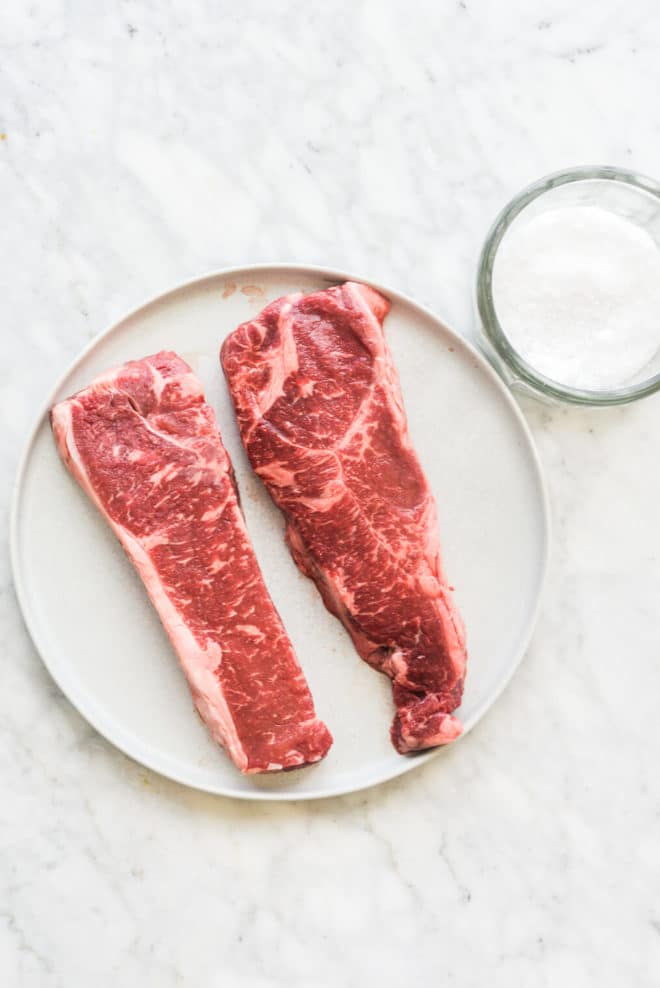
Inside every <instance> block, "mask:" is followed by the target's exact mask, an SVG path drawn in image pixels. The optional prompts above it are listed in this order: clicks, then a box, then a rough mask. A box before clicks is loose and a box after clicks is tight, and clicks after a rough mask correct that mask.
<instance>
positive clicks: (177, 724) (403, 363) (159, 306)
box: [11, 265, 548, 799]
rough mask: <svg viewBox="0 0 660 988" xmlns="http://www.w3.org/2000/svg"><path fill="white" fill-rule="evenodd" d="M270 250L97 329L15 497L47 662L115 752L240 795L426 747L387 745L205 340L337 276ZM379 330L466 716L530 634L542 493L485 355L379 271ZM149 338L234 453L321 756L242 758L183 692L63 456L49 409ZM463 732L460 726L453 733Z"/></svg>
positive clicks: (505, 673)
mask: <svg viewBox="0 0 660 988" xmlns="http://www.w3.org/2000/svg"><path fill="white" fill-rule="evenodd" d="M351 277H352V278H353V279H354V280H363V279H359V278H356V277H355V276H351V275H349V274H347V273H345V272H341V271H330V270H325V269H321V268H312V267H293V266H287V265H267V266H259V267H248V268H241V269H230V270H225V271H221V272H219V273H217V274H212V275H209V276H207V277H204V278H200V279H198V280H196V281H193V282H189V283H187V284H185V285H183V286H181V287H179V288H176V289H174V290H173V291H171V292H168V293H167V294H165V295H161V296H159V297H158V298H156V299H154V300H153V301H151V302H148V303H147V304H146V305H144V306H143V307H142V308H140V309H138V310H137V311H136V312H133V313H132V314H131V315H129V316H127V317H126V318H125V319H123V320H122V321H121V322H120V323H118V324H117V325H115V326H113V327H112V328H111V329H109V330H107V332H105V333H103V334H102V335H101V336H99V337H98V338H97V339H96V340H95V341H94V342H93V343H92V344H91V345H90V346H89V347H87V349H86V350H85V351H84V352H83V353H82V354H81V355H80V357H79V358H78V359H77V360H76V362H75V363H74V364H73V365H72V366H71V368H70V369H69V370H68V371H67V373H66V374H65V376H64V378H63V379H62V380H61V381H60V383H59V384H58V385H57V387H56V388H55V390H54V391H53V393H52V395H51V396H50V397H49V399H48V402H47V407H46V410H45V411H44V413H43V414H42V416H41V417H40V419H39V421H38V422H37V425H36V427H35V429H34V431H33V433H32V435H31V437H30V439H29V442H28V445H27V448H26V450H25V454H24V457H23V461H22V465H21V468H20V472H19V476H18V482H17V488H16V494H15V500H14V508H13V515H12V533H11V539H12V558H13V566H14V577H15V583H16V588H17V591H18V596H19V599H20V602H21V606H22V608H23V614H24V616H25V620H26V622H27V625H28V628H29V630H30V633H31V635H32V638H33V640H34V642H35V644H36V646H37V648H38V649H39V652H40V653H41V656H42V658H43V660H44V662H45V663H46V665H47V667H48V669H49V670H50V672H51V674H52V676H53V677H54V679H55V680H56V682H57V683H58V685H59V686H60V688H61V689H62V690H63V691H64V693H65V694H66V695H67V696H68V698H69V699H70V700H71V702H72V703H73V704H74V705H75V706H76V707H77V708H78V710H79V711H80V712H81V713H82V714H83V716H85V717H86V718H87V719H88V720H89V721H90V723H91V724H93V725H94V727H95V728H96V729H97V730H98V731H99V732H100V733H101V734H103V735H104V737H106V738H107V739H108V740H109V741H112V743H113V744H115V745H117V747H118V748H121V750H122V751H124V752H125V753H126V754H128V755H130V756H131V757H133V758H135V759H136V760H137V761H139V762H142V763H143V764H144V765H146V766H148V767H149V768H152V769H154V770H155V771H157V772H161V773H162V774H163V775H166V776H169V777H170V778H172V779H176V780H178V781H179V782H183V783H186V784H187V785H190V786H196V787H198V788H200V789H205V790H208V791H210V792H215V793H222V794H224V795H229V796H236V797H239V798H255V799H313V798H318V797H323V796H330V795H337V794H340V793H346V792H351V791H353V790H356V789H361V788H363V787H366V786H370V785H373V784H374V783H377V782H381V781H383V780H385V779H390V778H392V777H393V776H396V775H400V774H401V773H403V772H407V771H410V770H411V769H413V768H415V766H417V765H420V764H422V763H423V762H425V761H427V760H428V759H429V758H432V757H433V756H434V754H435V752H430V753H425V754H423V755H419V756H417V757H413V758H405V757H402V756H401V755H398V754H397V753H396V752H395V751H394V749H393V748H392V747H391V745H390V741H389V726H390V721H391V718H392V702H391V695H390V687H389V682H388V681H387V680H386V679H385V677H382V676H379V675H378V674H377V673H375V672H374V671H372V670H371V669H370V668H368V667H367V666H366V665H365V664H364V663H363V662H361V661H360V660H359V659H358V657H357V655H356V653H355V651H354V649H353V646H352V644H351V642H350V640H349V638H348V636H347V635H346V633H345V632H344V631H343V629H342V627H341V625H340V624H339V622H338V621H337V620H336V619H335V618H333V617H331V615H330V614H329V613H328V612H327V611H326V610H325V608H324V606H323V604H322V603H321V599H320V597H319V596H318V594H317V591H316V589H315V588H314V586H313V585H312V583H311V582H310V581H309V580H307V579H305V578H304V577H303V576H302V575H301V574H300V573H299V572H298V570H297V569H296V567H295V566H294V563H293V561H292V560H291V558H290V556H289V553H288V551H287V549H286V547H285V545H284V541H283V537H282V533H283V522H282V518H281V516H280V515H279V513H278V512H277V510H276V509H275V508H274V507H273V505H272V503H271V501H270V499H269V497H268V495H267V494H266V492H265V490H264V489H263V488H262V487H261V485H260V483H259V482H258V481H257V479H256V478H255V476H254V475H253V474H252V472H251V469H250V467H249V464H248V462H247V459H246V457H245V454H244V452H243V448H242V446H241V443H240V440H239V437H238V432H237V428H236V424H235V421H234V415H233V412H232V409H231V405H230V401H229V396H228V393H227V389H226V387H225V383H224V378H223V377H222V374H221V371H220V367H219V362H218V350H219V347H220V343H221V341H222V340H223V338H224V337H225V336H226V335H227V334H228V333H229V332H231V331H232V330H233V329H234V328H235V327H236V326H237V325H238V324H239V323H240V322H243V321H244V320H245V319H247V318H249V317H251V316H253V315H255V314H256V313H257V312H258V311H259V310H260V309H261V308H262V307H263V306H264V305H265V304H266V303H267V302H269V301H271V300H272V299H275V298H277V297H278V296H280V295H283V294H286V293H288V292H292V291H303V292H309V291H314V290H316V289H320V288H325V287H327V286H328V285H330V284H333V283H337V282H341V281H345V280H347V279H349V278H351ZM374 287H376V288H380V290H381V291H383V292H384V294H386V295H387V296H388V297H389V298H390V300H391V302H392V309H391V312H390V315H389V316H388V318H387V320H386V323H385V332H386V335H387V338H388V340H389V343H390V346H391V348H392V350H393V352H394V357H395V360H396V364H397V366H398V369H399V372H400V375H401V382H402V386H403V394H404V399H405V402H406V408H407V411H408V418H409V421H410V428H411V432H412V436H413V440H414V442H415V444H416V447H417V450H418V453H419V455H420V457H421V460H422V463H423V465H424V467H425V470H426V474H427V476H428V478H429V481H430V483H431V486H432V487H433V490H434V492H435V495H436V498H437V502H438V510H439V516H440V534H441V540H442V546H443V556H444V563H445V568H446V571H447V574H448V576H449V579H450V580H451V582H452V583H453V584H454V585H455V586H456V597H457V601H458V604H459V607H460V610H461V612H462V614H463V616H464V619H465V622H466V626H467V632H468V648H469V664H468V678H467V685H466V691H465V697H464V700H463V705H462V707H461V709H460V711H459V714H460V717H461V718H462V720H463V722H464V724H465V730H466V732H467V731H469V730H470V728H471V727H473V726H474V725H475V724H476V723H477V721H478V720H479V718H480V717H482V716H483V715H484V713H485V712H486V710H488V708H489V707H490V705H491V704H492V703H493V701H494V700H495V699H496V697H497V696H498V694H499V693H500V692H501V690H502V689H503V687H504V686H505V684H506V683H507V681H508V680H509V678H510V676H511V675H512V673H513V671H514V670H515V668H516V666H517V665H518V663H519V662H520V659H521V658H522V655H523V653H524V650H525V648H526V646H527V644H528V641H529V638H530V635H531V632H532V627H533V624H534V619H535V616H536V611H537V605H538V602H539V597H540V594H541V588H542V584H543V580H544V574H545V569H546V559H547V552H548V508H547V498H546V493H545V488H544V483H543V479H542V475H541V470H540V467H539V463H538V460H537V457H536V453H535V451H534V447H533V444H532V440H531V437H530V434H529V432H528V429H527V427H526V425H525V422H524V420H523V418H522V416H521V414H520V412H519V410H518V407H517V406H516V404H515V403H514V401H513V400H512V398H511V396H510V395H509V393H508V391H507V389H506V387H505V386H504V385H503V384H502V382H501V381H500V379H499V378H498V377H497V375H496V374H495V373H494V371H493V370H492V369H491V367H490V366H489V365H488V364H487V363H486V361H485V360H484V359H483V358H482V357H481V356H480V355H479V354H478V353H477V352H476V351H475V350H474V349H473V348H472V347H470V346H469V345H468V344H467V343H465V341H464V340H463V339H462V338H461V337H460V336H457V335H456V334H455V333H453V332H452V331H451V330H450V329H448V328H447V327H446V326H444V325H443V324H442V323H441V322H440V321H439V320H438V319H437V318H436V317H435V316H433V315H432V314H431V313H430V312H429V311H427V310H426V309H424V308H422V307H421V306H419V305H416V304H415V303H414V302H412V301H411V300H410V299H407V298H406V297H405V296H403V295H401V294H399V293H398V292H395V291H392V290H391V289H390V288H387V287H383V286H380V285H375V286H374ZM160 349H173V350H176V351H178V352H179V353H180V354H181V355H182V356H183V357H184V358H185V359H186V360H187V361H189V363H190V364H191V365H192V366H193V368H194V370H195V371H196V372H197V374H198V375H199V377H200V378H201V380H202V382H203V384H204V388H205V392H206V396H207V398H208V400H209V401H210V402H211V404H212V405H213V406H214V407H215V409H216V412H217V416H218V422H219V425H220V430H221V432H222V435H223V438H224V441H225V445H226V446H227V449H228V450H229V452H230V454H231V457H232V459H233V461H234V466H235V468H236V474H237V477H238V483H239V487H240V490H241V494H242V501H243V507H244V510H245V514H246V516H247V523H248V528H249V531H250V533H251V536H252V539H253V542H254V546H255V549H256V553H257V556H258V558H259V562H260V563H261V566H262V569H263V572H264V576H265V579H266V583H267V585H268V588H269V590H270V592H271V594H272V595H273V598H274V600H275V603H276V605H277V607H278V609H279V611H280V614H281V615H282V618H283V619H284V623H285V625H286V627H287V630H288V631H289V634H290V636H291V639H292V641H293V644H294V646H295V648H296V651H297V653H298V656H299V658H300V660H301V662H302V665H303V668H304V670H305V673H306V675H307V677H308V680H309V683H310V686H311V688H312V692H313V694H314V699H315V702H316V707H317V710H318V713H319V715H320V716H321V717H322V718H323V719H324V720H325V721H326V723H327V724H328V726H329V727H330V730H331V731H332V733H333V735H334V738H335V743H334V745H333V747H332V748H331V750H330V753H329V755H328V756H327V758H326V759H325V760H324V761H323V762H321V763H320V764H319V765H315V766H312V767H309V768H306V769H302V770H298V771H295V772H287V773H282V774H280V775H275V776H267V777H254V776H252V777H250V778H244V777H243V776H241V775H240V774H239V773H238V772H237V771H236V769H235V768H234V767H233V765H232V764H231V763H230V761H229V759H228V758H227V756H226V755H225V754H224V752H223V751H222V750H221V749H220V748H218V747H217V746H216V745H215V744H214V743H213V742H212V741H211V740H210V738H209V736H208V735H207V733H206V731H205V729H204V727H203V726H202V724H201V722H200V720H199V718H198V717H197V716H196V715H195V713H194V712H193V708H192V704H191V700H190V696H189V693H188V690H187V687H186V683H185V680H184V677H183V674H182V673H181V672H180V671H179V668H178V666H177V662H176V659H175V657H174V654H173V652H172V650H171V648H170V645H169V642H168V640H167V638H166V636H165V633H164V631H163V629H162V628H161V626H160V623H159V621H158V618H157V617H156V614H155V612H154V611H153V610H152V608H151V606H150V604H149V602H148V600H147V598H146V594H145V593H144V592H143V589H142V586H141V583H140V580H139V578H138V577H137V575H136V574H135V572H134V571H133V569H132V567H131V565H130V563H129V562H128V560H127V559H126V557H125V556H124V554H123V551H122V550H121V548H120V546H119V544H118V543H117V542H116V541H115V539H114V537H113V536H112V534H111V533H110V531H109V529H108V528H107V527H106V525H105V523H104V521H103V520H102V518H101V517H100V516H99V515H98V514H97V513H96V511H95V509H94V508H93V507H92V505H91V504H90V502H89V501H88V500H87V498H86V496H85V495H84V494H83V492H82V491H81V490H80V489H79V488H78V486H77V484H76V483H75V482H74V481H73V480H72V478H71V477H70V476H69V475H68V473H67V472H66V471H65V469H64V467H63V465H62V464H61V462H60V460H59V458H58V455H57V452H56V450H55V445H54V443H53V440H52V437H51V433H50V427H49V424H48V418H47V409H48V408H49V407H50V406H51V405H52V404H53V402H55V401H56V400H58V399H60V398H63V397H65V396H66V395H70V394H72V393H73V392H74V391H76V390H78V389H79V388H81V387H83V386H84V385H86V384H88V383H89V381H90V380H91V379H92V378H93V377H94V376H95V375H96V374H97V373H99V372H100V371H102V370H105V369H106V368H108V367H112V366H114V365H116V364H120V363H123V362H124V361H125V360H129V359H132V358H136V357H143V356H145V355H146V354H149V353H153V352H155V351H157V350H160ZM456 743H458V744H460V740H459V741H458V742H456Z"/></svg>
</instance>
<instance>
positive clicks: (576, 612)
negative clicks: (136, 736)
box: [0, 0, 660, 988]
mask: <svg viewBox="0 0 660 988" xmlns="http://www.w3.org/2000/svg"><path fill="white" fill-rule="evenodd" d="M659 43H660V18H658V16H657V4H656V3H655V2H654V0H632V2H629V3H627V4H621V3H620V2H619V0H587V2H585V3H581V4H575V3H569V2H567V0H513V2H510V3H494V2H491V0H464V2H456V3H454V2H445V0H427V2H417V3H411V2H410V0H406V2H398V0H395V2H390V0H371V2H361V3H356V4H349V3H341V2H332V0H330V2H327V0H326V2H324V3H319V2H317V0H298V2H293V0H282V2H280V3H277V4H275V3H267V2H258V0H247V2H246V0H241V2H234V3H229V2H224V0H216V2H212V0H189V2H187V3H183V2H179V3H175V2H155V0H152V2H140V0H124V2H118V3H113V4H106V3H87V2H85V0H74V2H70V3H63V2H58V0H44V2H41V3H38V4H27V3H19V2H18V0H9V2H8V3H5V4H3V5H2V9H1V10H0V51H1V61H0V77H1V78H2V101H1V104H0V130H1V131H2V140H1V141H0V183H1V184H0V188H1V189H2V233H3V236H2V240H1V241H0V243H1V250H2V266H1V268H0V283H1V286H2V302H3V316H4V317H3V329H2V333H3V359H2V362H1V363H0V378H1V382H2V387H1V391H0V415H1V417H2V430H1V433H0V457H1V459H0V463H1V465H2V475H3V477H4V478H5V483H4V484H3V487H2V502H3V505H4V506H5V507H6V505H7V504H8V501H9V486H10V478H11V476H12V475H13V473H14V470H15V466H16V462H17V457H18V452H19V448H20V446H21V444H22V442H23V439H24V437H25V434H26V430H27V427H28V424H29V422H30V419H31V418H32V416H33V414H34V411H35V408H36V406H37V405H38V404H39V402H40V401H41V400H42V397H43V395H44V394H45V392H46V390H47V388H48V387H49V386H50V385H51V383H52V381H53V379H54V378H55V377H56V376H57V375H58V374H59V373H60V372H61V371H62V370H63V369H64V368H65V367H66V365H67V363H68V362H69V361H70V360H71V358H72V357H73V355H74V354H75V353H76V352H77V351H78V350H79V349H80V347H81V346H82V345H83V344H85V343H86V342H87V341H88V340H89V339H90V338H91V337H92V335H94V334H95V333H96V332H98V331H99V330H100V329H101V328H103V327H104V326H105V325H106V324H107V323H109V322H110V321H112V320H114V319H115V318H116V317H118V316H119V315H120V314H122V313H123V312H124V311H125V310H126V309H127V308H129V307H132V306H134V305H135V304H137V303H138V302H140V301H141V300H142V299H143V298H145V297H147V296H149V295H151V294H153V293H155V292H158V291H160V290H161V289H164V288H165V287H167V286H169V285H170V284H171V283H172V282H177V281H180V280H183V279H184V278H186V277H188V276H192V275H194V274H196V273H198V272H202V271H205V270H208V269H212V268H215V267H218V266H221V265H226V264H234V263H243V262H251V261H257V260H269V259H276V260H300V261H304V262H316V263H321V264H327V265H335V266H341V267H346V268H352V269H354V270H356V271H357V272H361V273H363V274H364V275H366V276H371V277H373V278H375V279H378V280H382V281H384V282H390V283H391V284H392V285H394V286H396V287H398V288H401V289H404V290H406V291H408V292H409V293H410V294H412V295H413V296H415V297H417V298H419V299H420V300H422V301H424V302H427V303H428V304H429V305H431V306H432V307H433V308H435V309H436V310H437V311H438V312H439V313H441V314H444V315H445V317H446V318H447V319H448V321H450V322H451V323H453V324H454V325H455V326H456V327H457V328H458V329H460V330H462V331H464V332H465V333H468V334H469V333H471V331H472V330H471V316H470V292H471V286H472V276H473V271H474V266H475V259H476V254H477V251H478V248H479V245H480V242H481V239H482V237H483V235H484V233H485V230H486V227H487V225H488V224H489V222H490V220H491V219H492V217H493V216H494V214H495V212H496V211H497V210H498V209H499V208H500V206H502V205H503V203H504V202H505V201H506V200H507V199H508V198H509V197H510V196H511V195H512V194H513V193H514V192H515V191H516V190H517V189H518V188H519V187H520V186H521V185H523V184H524V183H526V182H528V181H530V180H531V179H534V178H536V177H537V176H539V175H541V174H543V173H545V172H548V171H551V170H553V169H556V168H559V167H563V166H566V165H571V164H576V163H583V162H609V163H618V164H621V165H628V166H631V167H635V168H638V169H639V170H641V171H645V172H649V173H655V174H656V175H657V174H658V173H660V130H659V129H658V123H657V120H658V114H657V99H656V96H657V92H658V90H659V88H660V62H659V61H658V44H659ZM525 411H526V413H527V414H528V417H529V420H530V422H531V425H532V428H533V430H534V433H535V435H536V438H537V440H538V443H539V447H540V452H541V455H542V458H543V461H544V463H545V466H546V468H547V472H548V478H549V483H550V488H551V495H552V505H553V511H554V536H555V550H554V557H553V562H552V569H551V574H550V580H549V585H548V589H547V596H546V600H545V606H544V609H543V613H542V616H541V620H540V622H539V625H538V630H537V633H536V636H535V638H534V643H533V646H532V648H531V649H530V651H529V655H528V658H527V661H526V662H525V664H524V665H523V667H522V668H521V670H520V672H519V674H518V675H517V676H516V677H515V679H514V681H513V682H512V683H511V685H510V687H509V688H508V689H507V691H506V693H505V694H504V696H503V697H502V699H501V700H500V702H498V704H497V705H496V707H495V708H494V709H493V710H492V712H491V713H490V714H489V715H488V717H487V718H486V719H485V721H483V722H482V723H481V724H480V726H479V727H478V728H477V729H476V730H475V731H474V733H473V734H472V735H471V736H469V737H468V738H466V739H465V741H464V742H462V743H461V744H460V745H459V746H457V747H456V748H454V749H453V750H449V751H447V752H446V753H444V754H443V756H442V757H440V758H438V759H437V760H436V761H435V762H433V763H431V764H429V765H427V766H426V767H424V768H421V769H420V770H419V771H416V772H414V773H412V774H410V775H408V776H406V777H404V778H402V779H400V780H398V781H396V782H393V783H391V784H388V785H385V786H382V787H380V788H377V789H373V790H371V791H369V792H365V793H361V794H357V795H354V796H348V797H345V798H342V799H335V800H330V801H327V802H321V803H317V804H299V805H258V804H255V805H250V804H238V803H232V802H231V801H229V800H225V799H220V798H213V797H210V796H205V795H200V794H197V793H195V792H192V791H188V790H186V789H183V788H181V787H179V786H177V785H175V784H172V783H169V782H166V781H164V780H163V779H160V778H157V777H155V776H154V775H151V774H150V773H149V772H147V771H145V770H143V769H142V768H140V767H139V766H137V765H135V764H133V763H131V762H130V761H128V760H127V759H126V758H124V757H123V756H122V755H120V754H119V753H118V752H117V751H115V750H113V749H112V748H110V747H109V746H108V745H107V744H106V743H105V742H104V741H102V740H101V739H100V738H99V737H98V736H97V735H96V734H95V732H94V731H93V730H91V729H90V728H89V727H88V726H87V724H86V723H85V722H83V721H82V720H81V718H80V717H79V716H78V715H77V714H76V712H75V711H74V710H73V709H72V707H71V706H70V705H69V703H68V702H67V701H66V700H65V699H63V698H62V696H61V695H60V694H59V692H58V690H57V689H56V688H55V686H54V685H53V683H52V682H51V680H50V679H49V677H48V674H47V673H46V671H45V669H44V668H43V667H42V665H41V663H40V661H39V658H38V657H37V655H36V653H35V650H34V648H33V647H32V645H31V644H30V641H29V639H28V636H27V634H26V632H25V629H24V627H23V625H22V622H21V619H20V617H19V614H18V612H17V607H16V601H15V598H14V594H13V590H12V588H11V581H10V574H9V567H8V563H7V560H6V554H4V553H3V556H2V561H1V563H0V565H1V574H0V575H1V586H0V589H1V597H0V608H1V610H0V634H1V639H2V650H1V656H2V660H1V661H2V678H1V683H2V686H1V690H0V731H1V735H2V743H1V745H0V777H1V779H2V790H1V796H0V846H1V848H2V853H1V855H0V890H1V892H0V969H1V971H2V973H1V975H0V980H1V982H2V985H3V986H5V985H6V986H7V988H14V986H19V988H89V986H92V985H93V986H94V988H106V986H109V988H110V986H111V988H115V986H117V985H121V986H122V988H132V986H138V985H139V986H143V985H157V986H158V988H174V986H178V985H190V986H191V988H198V986H200V985H203V986H211V988H215V986H225V985H226V986H231V988H244V986H245V988H271V986H275V988H279V986H282V988H317V986H319V988H326V986H328V988H336V986H340V988H353V986H356V988H357V986H362V985H365V984H369V985H371V984H374V985H383V986H390V985H401V984H420V985H421V984H424V985H434V986H435V985H438V986H440V985H442V986H456V988H473V986H474V988H482V986H483V985H488V986H489V988H505V986H506V988H511V986H524V988H537V986H538V988H555V986H557V985H566V986H571V988H581V986H592V985H599V986H600V988H610V986H612V988H619V986H623V985H625V986H647V985H648V986H651V985H654V984H657V976H658V971H659V970H660V843H659V840H658V833H659V829H658V828H659V818H660V781H659V778H658V770H657V766H658V762H659V760H660V718H659V717H658V712H657V708H658V698H659V697H660V661H659V658H660V631H659V626H658V600H659V591H660V549H659V546H660V511H659V509H658V505H659V503H660V463H659V458H658V436H659V430H660V404H659V402H658V400H653V399H652V400H649V401H646V402H644V403H641V404H639V405H638V406H636V407H629V408H623V409H616V410H612V411H606V412H603V411H601V412H586V411H576V410H570V409H559V410H552V409H547V408H545V407H542V406H539V405H536V404H533V403H529V404H525ZM3 541H5V536H3ZM493 593H497V587H494V588H493Z"/></svg>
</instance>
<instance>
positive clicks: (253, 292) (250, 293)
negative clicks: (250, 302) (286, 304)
mask: <svg viewBox="0 0 660 988" xmlns="http://www.w3.org/2000/svg"><path fill="white" fill-rule="evenodd" d="M241 293H242V294H243V295H247V297H248V298H261V296H262V295H263V294H264V289H263V288H262V287H261V285H243V287H242V288H241Z"/></svg>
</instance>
